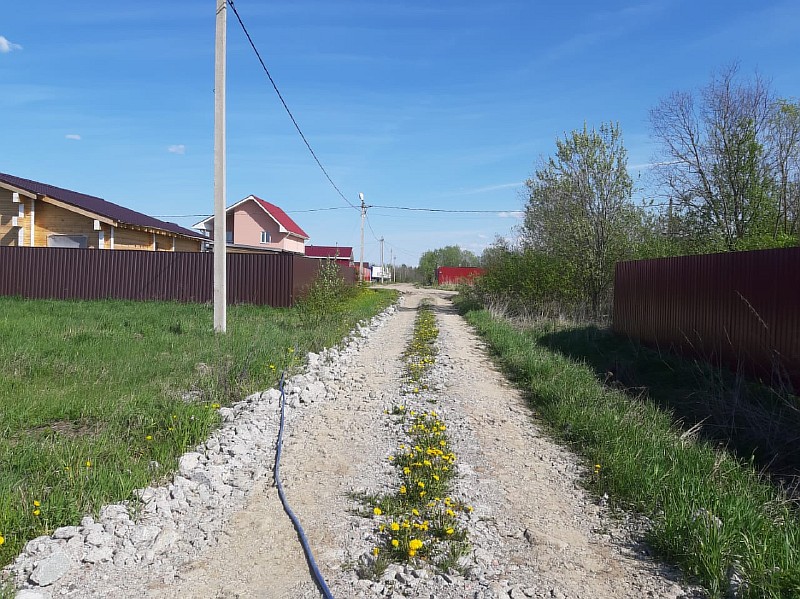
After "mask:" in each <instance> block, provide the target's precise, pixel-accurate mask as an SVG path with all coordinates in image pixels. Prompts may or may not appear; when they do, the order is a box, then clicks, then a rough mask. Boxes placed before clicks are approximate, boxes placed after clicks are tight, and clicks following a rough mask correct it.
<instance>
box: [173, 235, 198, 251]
mask: <svg viewBox="0 0 800 599" xmlns="http://www.w3.org/2000/svg"><path fill="white" fill-rule="evenodd" d="M202 243H203V242H202V241H200V240H199V239H186V238H185V237H176V238H175V251H176V252H199V251H200V250H202V249H203V248H202V245H201V244H202Z"/></svg>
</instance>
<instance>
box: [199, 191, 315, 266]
mask: <svg viewBox="0 0 800 599" xmlns="http://www.w3.org/2000/svg"><path fill="white" fill-rule="evenodd" d="M226 217H227V218H226V226H227V234H228V239H227V243H228V245H232V246H236V247H242V248H253V249H261V250H267V251H284V252H293V253H296V254H302V253H304V251H305V240H307V239H308V235H307V234H306V232H305V231H303V229H301V228H300V226H299V225H298V224H297V223H296V222H294V221H293V220H292V219H291V218H290V217H289V216H288V215H287V214H286V213H285V212H284V211H283V210H282V209H280V208H279V207H278V206H275V205H274V204H270V203H269V202H266V201H264V200H262V199H261V198H258V197H256V196H254V195H250V196H248V197H246V198H245V199H243V200H241V201H240V202H237V203H236V204H234V205H233V206H231V207H229V208H228V209H227V211H226ZM195 228H198V229H204V230H206V231H207V232H208V234H209V237H213V230H214V217H209V218H207V219H205V220H203V221H200V222H199V223H197V224H196V225H195Z"/></svg>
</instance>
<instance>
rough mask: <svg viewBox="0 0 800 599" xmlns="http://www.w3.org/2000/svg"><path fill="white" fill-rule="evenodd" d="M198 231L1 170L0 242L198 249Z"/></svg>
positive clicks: (58, 245)
mask: <svg viewBox="0 0 800 599" xmlns="http://www.w3.org/2000/svg"><path fill="white" fill-rule="evenodd" d="M202 244H203V237H202V235H200V234H198V233H197V232H195V231H192V230H190V229H186V228H184V227H181V226H179V225H176V224H175V223H169V222H164V221H161V220H159V219H157V218H153V217H151V216H147V215H146V214H142V213H141V212H136V211H135V210H131V209H129V208H125V207H123V206H119V205H118V204H113V203H111V202H108V201H106V200H104V199H103V198H99V197H95V196H90V195H86V194H83V193H78V192H75V191H71V190H69V189H63V188H61V187H55V186H53V185H47V184H45V183H39V182H37V181H31V180H30V179H23V178H21V177H15V176H13V175H7V174H4V173H0V246H27V247H73V248H93V249H110V250H114V249H117V250H123V249H124V250H150V251H168V252H199V251H201V249H202Z"/></svg>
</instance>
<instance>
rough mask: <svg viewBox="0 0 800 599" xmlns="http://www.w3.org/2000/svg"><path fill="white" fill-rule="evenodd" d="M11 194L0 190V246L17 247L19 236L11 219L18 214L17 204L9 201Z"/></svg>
mask: <svg viewBox="0 0 800 599" xmlns="http://www.w3.org/2000/svg"><path fill="white" fill-rule="evenodd" d="M11 195H12V192H10V191H7V190H5V189H0V245H17V239H18V238H19V234H18V232H17V228H16V227H12V226H11V219H12V218H13V217H15V216H17V215H18V214H19V204H15V203H14V202H12V201H11Z"/></svg>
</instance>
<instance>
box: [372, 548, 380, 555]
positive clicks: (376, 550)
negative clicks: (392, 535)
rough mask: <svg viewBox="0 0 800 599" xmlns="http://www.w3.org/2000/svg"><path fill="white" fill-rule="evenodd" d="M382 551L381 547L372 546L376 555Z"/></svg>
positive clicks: (373, 553)
mask: <svg viewBox="0 0 800 599" xmlns="http://www.w3.org/2000/svg"><path fill="white" fill-rule="evenodd" d="M380 552H381V550H380V548H379V547H373V548H372V555H374V556H376V557H377V555H378V554H379V553H380Z"/></svg>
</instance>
